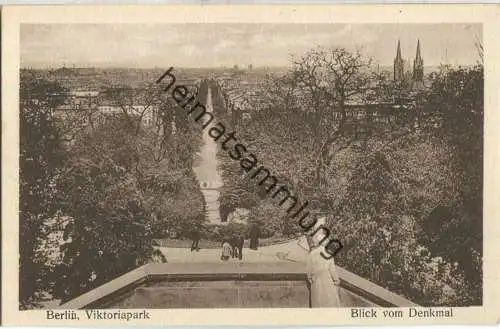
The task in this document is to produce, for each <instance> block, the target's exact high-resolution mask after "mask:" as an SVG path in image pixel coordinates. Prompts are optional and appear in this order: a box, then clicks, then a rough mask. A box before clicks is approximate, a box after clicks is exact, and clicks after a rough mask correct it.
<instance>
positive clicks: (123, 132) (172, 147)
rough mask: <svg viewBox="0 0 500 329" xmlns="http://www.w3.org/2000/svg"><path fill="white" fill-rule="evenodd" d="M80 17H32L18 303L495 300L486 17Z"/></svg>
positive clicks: (140, 314)
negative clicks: (489, 227)
mask: <svg viewBox="0 0 500 329" xmlns="http://www.w3.org/2000/svg"><path fill="white" fill-rule="evenodd" d="M68 21H69V20H66V21H64V22H58V23H50V22H40V23H32V22H25V23H20V24H19V31H18V33H19V36H18V37H19V53H18V55H19V56H18V59H17V60H18V62H19V66H18V71H17V73H16V74H18V78H19V84H18V88H17V90H18V91H17V92H18V93H19V98H18V110H16V112H12V113H16V119H17V120H18V125H19V126H18V136H19V143H18V145H19V149H18V152H16V154H17V155H16V156H17V159H18V169H16V170H17V172H18V182H17V189H18V194H17V195H18V197H17V198H18V208H17V213H16V214H14V216H18V222H19V229H18V231H17V237H16V239H18V241H19V242H18V243H19V247H18V249H13V250H15V251H18V254H17V255H15V256H14V257H18V258H16V262H18V270H17V271H16V272H18V299H17V300H18V311H19V312H21V313H23V312H30V311H43V312H44V313H43V317H44V319H47V320H53V319H56V320H58V319H60V320H79V319H80V318H82V319H85V320H104V319H106V320H117V321H120V323H121V322H123V323H127V322H128V321H131V320H147V319H150V317H151V314H150V313H148V312H149V311H148V310H175V309H177V310H181V309H190V310H195V309H200V310H201V309H261V310H262V309H308V308H315V309H317V308H323V309H325V308H335V309H345V311H344V312H345V313H346V314H347V317H349V319H359V320H361V319H364V318H370V317H378V318H382V319H383V318H384V317H385V318H388V317H389V316H390V317H393V318H403V314H404V316H405V317H406V318H409V319H423V318H433V319H434V320H440V319H452V318H454V317H455V316H456V314H457V313H456V312H457V310H458V309H460V308H470V307H480V308H481V307H483V306H485V300H484V298H483V278H484V275H483V271H484V266H483V265H484V260H485V257H484V250H483V249H484V248H483V243H484V239H483V227H484V226H483V217H484V211H483V202H484V197H483V193H484V192H483V191H484V189H485V187H484V184H483V181H484V170H483V168H486V166H485V161H484V154H485V152H484V146H483V145H484V139H485V133H484V125H485V115H484V113H485V109H484V108H485V96H484V85H485V72H484V67H485V53H486V51H485V49H486V48H485V41H484V37H483V33H484V31H485V30H484V27H483V24H482V23H471V22H466V21H464V22H451V23H449V22H441V23H437V22H426V21H425V20H422V21H421V22H408V23H405V22H385V23H372V22H363V21H361V20H360V21H359V22H356V23H335V22H328V23H326V22H305V21H304V22H286V21H285V22H283V21H279V22H275V23H272V22H259V23H256V22H255V23H254V22H212V21H205V22H201V21H200V22H195V21H187V22H184V23H179V22H172V23H168V22H166V23H161V22H157V21H154V20H153V21H152V22H143V23H137V22H136V23H119V22H113V23H109V22H102V23H95V22H94V23H92V22H83V23H77V22H68ZM490 60H491V58H490ZM11 111H14V109H11ZM2 194H3V193H2ZM2 217H4V216H2ZM4 225H5V223H4ZM485 232H486V231H485ZM3 249H4V248H3ZM4 251H5V249H4ZM9 253H10V252H9ZM11 257H12V256H11ZM17 259H18V261H17ZM13 270H14V269H12V271H13ZM14 300H15V299H12V301H14ZM377 308H383V309H380V310H379V311H378V315H375V316H374V314H376V312H377V311H376V309H377ZM384 309H387V310H389V311H383V310H384ZM78 310H82V313H78V312H79V311H78ZM382 312H384V313H383V314H384V315H383V316H382ZM155 314H156V313H155ZM172 314H173V313H172ZM290 314H293V313H290ZM54 324H55V323H54Z"/></svg>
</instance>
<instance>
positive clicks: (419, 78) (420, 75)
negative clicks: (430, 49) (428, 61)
mask: <svg viewBox="0 0 500 329" xmlns="http://www.w3.org/2000/svg"><path fill="white" fill-rule="evenodd" d="M423 84H424V60H423V59H422V54H421V52H420V39H418V40H417V54H416V55H415V60H414V61H413V85H414V87H415V88H421V87H422V86H423Z"/></svg>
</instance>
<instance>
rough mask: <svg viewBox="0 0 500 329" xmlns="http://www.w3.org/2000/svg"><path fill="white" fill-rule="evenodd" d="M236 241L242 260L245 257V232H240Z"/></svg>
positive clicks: (239, 256)
mask: <svg viewBox="0 0 500 329" xmlns="http://www.w3.org/2000/svg"><path fill="white" fill-rule="evenodd" d="M236 243H237V247H238V259H239V260H242V259H243V245H244V244H245V236H244V235H243V233H241V232H240V233H238V236H237V237H236Z"/></svg>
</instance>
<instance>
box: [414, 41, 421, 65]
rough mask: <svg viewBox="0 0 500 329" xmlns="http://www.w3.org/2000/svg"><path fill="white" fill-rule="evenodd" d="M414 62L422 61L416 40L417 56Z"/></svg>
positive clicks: (418, 43)
mask: <svg viewBox="0 0 500 329" xmlns="http://www.w3.org/2000/svg"><path fill="white" fill-rule="evenodd" d="M415 60H416V61H422V55H420V39H417V56H415Z"/></svg>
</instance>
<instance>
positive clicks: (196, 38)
mask: <svg viewBox="0 0 500 329" xmlns="http://www.w3.org/2000/svg"><path fill="white" fill-rule="evenodd" d="M436 36H438V37H436ZM20 38H21V47H20V48H21V67H32V68H57V67H63V66H66V67H71V66H76V67H98V68H111V67H113V68H154V67H164V66H175V67H185V68H215V67H233V66H234V65H238V66H240V67H246V66H247V65H250V64H251V65H253V67H254V68H257V67H266V66H267V67H284V66H289V65H290V63H291V58H292V56H294V57H298V56H301V55H303V54H304V53H305V52H307V51H308V50H310V49H312V48H315V47H318V46H322V47H336V46H337V47H345V48H347V49H350V50H355V49H359V50H361V52H362V53H363V54H364V55H365V56H368V57H372V58H373V59H374V61H375V63H377V64H379V65H381V66H390V65H392V63H393V60H394V57H395V55H396V47H397V42H398V40H399V41H400V43H401V51H402V56H403V59H404V60H405V61H412V60H413V58H414V57H415V53H416V45H417V40H418V39H419V40H420V44H421V48H422V49H421V50H422V57H423V60H424V64H425V66H437V65H439V64H444V63H446V64H452V65H471V64H474V63H476V62H477V60H478V59H479V56H478V53H477V49H476V43H477V42H478V41H481V40H482V28H481V25H480V24H260V25H258V24H206V23H205V24H197V23H189V24H164V25H158V24H155V25H147V24H143V25H137V24H134V25H132V24H66V25H65V24H50V25H49V24H36V25H22V26H21V33H20ZM83 40H85V41H83Z"/></svg>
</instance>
